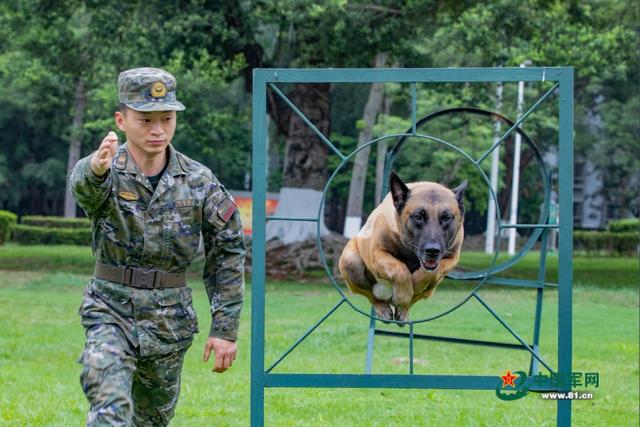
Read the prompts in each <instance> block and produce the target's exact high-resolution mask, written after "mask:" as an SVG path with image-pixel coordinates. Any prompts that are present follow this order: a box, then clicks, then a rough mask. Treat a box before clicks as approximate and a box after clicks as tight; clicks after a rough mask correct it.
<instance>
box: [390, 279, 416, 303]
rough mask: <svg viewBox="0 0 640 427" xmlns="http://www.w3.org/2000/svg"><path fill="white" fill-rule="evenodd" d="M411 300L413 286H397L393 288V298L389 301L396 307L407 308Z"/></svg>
mask: <svg viewBox="0 0 640 427" xmlns="http://www.w3.org/2000/svg"><path fill="white" fill-rule="evenodd" d="M412 299H413V286H399V285H397V284H396V285H395V286H394V287H393V297H392V299H391V301H392V302H393V305H394V306H396V307H398V306H400V307H403V306H408V305H409V303H411V300H412Z"/></svg>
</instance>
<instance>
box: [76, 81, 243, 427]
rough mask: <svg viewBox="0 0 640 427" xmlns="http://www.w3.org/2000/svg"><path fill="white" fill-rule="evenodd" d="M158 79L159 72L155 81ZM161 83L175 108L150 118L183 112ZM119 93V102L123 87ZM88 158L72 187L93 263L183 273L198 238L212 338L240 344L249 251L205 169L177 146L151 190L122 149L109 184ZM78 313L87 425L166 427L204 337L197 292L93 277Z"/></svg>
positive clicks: (170, 84)
mask: <svg viewBox="0 0 640 427" xmlns="http://www.w3.org/2000/svg"><path fill="white" fill-rule="evenodd" d="M139 70H153V71H151V72H149V74H151V76H152V79H151V81H148V80H149V79H147V80H145V79H144V77H145V76H144V73H142V74H143V76H142V78H140V79H138V80H137V82H138V83H137V84H139V87H142V90H143V89H144V88H145V87H148V86H150V85H151V84H153V83H154V81H153V77H154V72H156V71H160V70H155V69H138V70H130V71H133V72H134V73H133V74H134V79H133V80H135V77H140V73H139V72H138V71H139ZM123 74H124V73H123ZM165 74H167V75H168V73H165ZM157 76H158V74H157V72H156V74H155V78H156V80H157V79H158V77H157ZM169 76H170V75H169ZM160 77H161V78H165V77H166V76H165V75H164V74H163V75H160ZM121 78H122V75H121ZM170 78H173V77H172V76H170ZM129 80H131V79H129ZM129 80H127V79H125V83H127V82H129ZM164 82H165V84H166V86H165V87H167V88H168V89H169V91H168V92H169V93H168V95H171V94H173V99H170V97H169V99H168V100H167V103H165V104H162V105H163V106H159V105H160V103H159V102H158V103H156V102H157V101H150V102H151V103H152V107H153V108H156V110H153V111H158V110H160V111H162V110H172V109H173V110H177V109H179V107H180V106H181V105H182V104H180V105H179V106H178V105H177V104H179V103H178V102H177V101H175V92H174V91H173V89H174V88H175V80H173V81H171V80H170V79H169V78H166V79H165V80H164ZM134 83H135V82H134ZM119 88H120V95H121V96H120V100H121V101H122V100H123V99H122V98H123V97H122V92H123V91H122V88H123V85H122V84H121V82H120V81H119ZM135 90H139V89H135V88H134V90H132V91H131V92H130V93H131V94H133V95H135ZM139 91H140V90H139ZM125 101H126V99H125ZM129 101H130V102H129V103H128V104H127V105H129V106H130V105H134V106H136V109H137V110H141V111H149V110H145V109H144V108H145V103H144V102H140V103H139V104H132V102H136V101H135V97H134V99H133V101H131V100H129ZM176 103H177V104H176ZM167 105H169V107H167ZM182 108H184V107H182ZM91 156H92V155H90V156H87V157H85V158H84V159H81V160H80V161H79V162H78V163H77V164H76V166H75V167H74V169H73V171H72V172H71V174H70V175H69V180H70V182H71V186H72V191H73V194H74V197H75V199H76V201H77V202H78V204H79V205H80V207H82V209H84V211H85V212H86V214H87V216H88V217H89V218H90V219H91V221H92V226H93V253H94V255H95V257H96V260H97V261H98V262H100V263H103V264H108V265H112V266H128V267H137V268H144V269H154V270H162V271H165V272H170V273H175V272H183V271H185V270H186V269H187V268H188V266H189V265H190V264H191V262H192V261H193V259H194V257H195V256H196V252H197V249H198V244H199V239H200V236H202V238H203V241H204V248H205V257H206V264H205V269H204V275H203V279H204V285H205V288H206V291H207V295H208V297H209V301H210V303H211V313H212V325H211V329H210V332H209V336H210V337H219V338H224V339H227V340H232V341H235V340H236V338H237V332H238V322H239V316H240V310H241V307H242V299H243V292H244V278H243V263H244V254H245V246H244V241H243V237H244V236H243V232H242V225H241V222H240V215H239V212H238V211H237V209H236V206H235V204H234V202H233V200H232V198H231V196H230V194H229V193H228V192H227V191H226V190H225V188H224V187H223V186H222V185H221V184H220V183H219V182H218V180H217V179H216V178H215V176H214V175H213V174H212V173H211V171H210V170H209V169H208V168H207V167H205V166H203V165H201V164H200V163H198V162H196V161H194V160H191V159H189V158H188V157H186V156H184V155H183V154H181V153H179V152H177V151H176V150H175V149H174V148H173V147H172V146H171V145H169V147H168V164H167V167H166V170H165V172H164V174H163V175H162V178H161V179H160V181H159V183H158V185H157V187H156V188H155V190H154V189H153V187H152V185H151V184H150V182H149V180H148V179H147V177H146V176H145V175H144V174H143V173H142V172H141V171H140V170H139V169H138V167H137V165H136V164H135V163H134V161H133V159H132V158H131V156H130V154H129V152H128V149H127V144H126V143H125V144H123V145H122V146H121V147H120V148H119V150H118V152H117V153H116V156H115V157H114V160H113V163H112V166H111V169H110V170H109V172H108V173H107V174H106V175H105V176H104V177H97V176H96V175H95V174H94V173H93V171H92V170H91ZM79 312H80V315H81V318H82V324H83V326H84V327H85V330H86V336H87V341H86V344H85V348H84V351H83V353H82V356H81V359H80V361H81V363H82V365H83V370H82V374H81V383H82V387H83V390H84V392H85V394H86V396H87V399H88V400H89V403H90V406H91V407H90V411H89V415H88V417H87V425H132V424H133V425H149V426H158V425H166V424H168V422H169V420H170V419H171V417H172V416H173V413H174V410H175V406H176V403H177V399H178V393H179V390H180V372H181V369H182V361H183V359H184V354H185V352H186V350H187V349H188V348H189V346H190V345H191V343H192V341H193V334H194V333H196V332H198V322H197V319H196V314H195V311H194V310H193V306H192V300H191V289H189V288H188V287H176V288H159V289H141V288H134V287H130V286H127V285H124V284H120V283H116V282H110V281H107V280H102V279H98V278H96V277H93V278H92V279H91V281H90V283H89V285H88V286H87V288H86V289H85V291H84V296H83V301H82V305H81V307H80V310H79Z"/></svg>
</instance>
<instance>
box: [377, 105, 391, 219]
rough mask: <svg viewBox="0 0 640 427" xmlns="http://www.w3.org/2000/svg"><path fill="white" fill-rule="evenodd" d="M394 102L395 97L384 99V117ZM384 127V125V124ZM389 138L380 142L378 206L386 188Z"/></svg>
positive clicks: (387, 114) (378, 155)
mask: <svg viewBox="0 0 640 427" xmlns="http://www.w3.org/2000/svg"><path fill="white" fill-rule="evenodd" d="M392 104H393V98H392V97H390V96H385V97H384V101H383V105H384V107H383V110H382V111H383V113H384V116H383V117H389V114H390V113H391V105H392ZM383 128H384V126H383ZM388 145H389V140H388V139H385V140H382V141H380V142H379V143H378V153H377V157H376V193H375V205H376V206H378V205H379V204H380V203H381V202H382V197H383V194H382V189H383V188H384V182H383V180H384V166H385V160H386V155H387V147H388Z"/></svg>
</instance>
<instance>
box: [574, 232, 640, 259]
mask: <svg viewBox="0 0 640 427" xmlns="http://www.w3.org/2000/svg"><path fill="white" fill-rule="evenodd" d="M573 244H574V247H575V248H576V249H581V250H585V251H587V252H588V253H596V252H609V253H618V254H630V255H631V254H634V253H635V252H636V251H637V250H638V245H639V244H640V234H638V233H637V232H625V233H613V232H611V231H575V232H574V233H573Z"/></svg>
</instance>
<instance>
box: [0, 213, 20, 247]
mask: <svg viewBox="0 0 640 427" xmlns="http://www.w3.org/2000/svg"><path fill="white" fill-rule="evenodd" d="M17 219H18V215H16V214H14V213H13V212H9V211H0V245H4V242H6V241H7V240H9V236H10V235H11V230H12V229H13V227H15V225H16V221H17Z"/></svg>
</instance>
